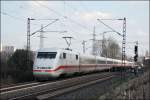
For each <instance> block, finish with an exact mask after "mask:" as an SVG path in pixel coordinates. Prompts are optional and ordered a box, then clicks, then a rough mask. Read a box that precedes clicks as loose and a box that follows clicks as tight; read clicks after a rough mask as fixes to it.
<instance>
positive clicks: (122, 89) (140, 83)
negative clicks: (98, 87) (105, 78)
mask: <svg viewBox="0 0 150 100" xmlns="http://www.w3.org/2000/svg"><path fill="white" fill-rule="evenodd" d="M99 99H100V100H110V99H111V100H150V71H149V70H148V71H147V72H145V73H144V74H143V75H141V76H139V77H137V78H134V79H132V80H130V81H128V82H126V83H123V84H122V85H120V86H119V87H117V88H115V89H114V90H113V91H110V92H109V93H106V94H105V95H103V96H101V97H100V98H99Z"/></svg>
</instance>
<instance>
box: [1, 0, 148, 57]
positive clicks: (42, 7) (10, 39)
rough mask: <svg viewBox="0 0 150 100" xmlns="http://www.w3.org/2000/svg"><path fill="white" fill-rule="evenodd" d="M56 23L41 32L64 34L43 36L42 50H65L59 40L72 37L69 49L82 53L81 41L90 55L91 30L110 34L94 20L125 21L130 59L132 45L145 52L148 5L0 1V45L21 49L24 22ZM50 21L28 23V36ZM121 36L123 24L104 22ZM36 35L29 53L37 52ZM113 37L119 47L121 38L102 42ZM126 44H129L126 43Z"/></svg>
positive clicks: (100, 37) (115, 2) (45, 34)
mask: <svg viewBox="0 0 150 100" xmlns="http://www.w3.org/2000/svg"><path fill="white" fill-rule="evenodd" d="M28 17H29V18H34V19H59V20H58V21H57V22H55V23H54V24H52V25H50V26H49V27H47V28H45V29H44V31H67V32H66V33H58V32H47V33H44V36H45V37H46V38H44V47H59V48H65V47H67V45H66V43H65V40H63V39H62V37H63V36H72V37H74V38H73V40H72V45H71V47H72V48H73V49H74V50H76V51H79V52H82V44H81V43H82V41H83V40H87V41H88V42H87V44H86V48H87V52H90V50H91V49H90V48H91V43H92V42H91V41H90V40H89V39H91V38H92V35H91V34H92V33H93V27H94V26H95V27H96V34H97V37H96V38H97V39H102V36H101V35H99V33H102V32H104V31H110V30H109V29H108V28H106V27H105V26H104V25H103V24H101V23H100V22H98V21H97V19H98V18H124V17H126V18H127V33H126V34H127V46H126V47H127V48H126V50H127V54H128V55H131V56H132V55H133V54H134V52H133V50H134V49H133V48H134V43H131V42H135V41H138V43H139V53H140V54H145V51H146V50H149V2H148V1H122V2H121V1H107V2H104V1H66V2H64V1H57V2H54V1H49V2H46V1H1V42H2V45H11V46H15V47H16V48H24V46H25V45H26V33H27V18H28ZM52 21H53V20H34V21H31V33H32V32H34V31H36V30H38V29H40V27H41V24H43V25H47V24H48V23H51V22H52ZM104 22H105V23H106V24H108V25H110V26H111V27H112V28H114V29H115V30H117V31H118V32H120V33H122V23H123V21H107V20H106V21H104ZM38 36H39V33H37V34H35V35H33V36H32V37H31V49H32V50H37V49H38V48H39V37H38ZM110 36H111V37H113V38H114V39H115V40H116V41H117V42H118V43H119V45H120V46H121V41H122V37H120V36H119V35H117V34H115V33H107V34H106V35H105V37H106V38H108V37H110ZM129 42H130V43H129Z"/></svg>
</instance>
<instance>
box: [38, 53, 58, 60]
mask: <svg viewBox="0 0 150 100" xmlns="http://www.w3.org/2000/svg"><path fill="white" fill-rule="evenodd" d="M56 54H57V53H56V52H38V55H37V58H49V59H54V58H55V57H56Z"/></svg>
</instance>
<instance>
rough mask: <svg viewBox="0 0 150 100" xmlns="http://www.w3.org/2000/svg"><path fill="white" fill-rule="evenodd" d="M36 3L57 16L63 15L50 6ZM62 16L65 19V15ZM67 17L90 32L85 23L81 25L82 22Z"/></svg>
mask: <svg viewBox="0 0 150 100" xmlns="http://www.w3.org/2000/svg"><path fill="white" fill-rule="evenodd" d="M36 3H37V4H39V5H40V6H42V7H44V8H46V9H48V10H49V11H51V12H53V13H55V14H56V15H58V16H63V14H61V13H60V12H58V11H55V10H54V9H52V8H50V7H47V6H46V5H43V4H41V3H39V2H36ZM63 18H65V19H66V17H65V16H63ZM67 19H68V20H69V21H71V22H73V23H75V24H76V25H78V26H80V27H82V28H84V29H85V30H87V31H88V32H91V30H89V28H87V27H86V26H85V25H82V24H80V23H78V22H76V21H74V20H73V19H71V18H69V17H67Z"/></svg>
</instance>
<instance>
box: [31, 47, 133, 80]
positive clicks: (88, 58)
mask: <svg viewBox="0 0 150 100" xmlns="http://www.w3.org/2000/svg"><path fill="white" fill-rule="evenodd" d="M121 63H122V61H121V60H117V59H111V58H105V57H99V56H93V55H87V54H80V53H77V52H73V51H70V50H65V49H56V48H43V49H39V50H38V51H37V53H36V58H35V61H34V65H33V75H34V76H35V78H37V79H45V78H50V77H59V76H61V75H62V74H72V73H75V72H91V71H97V70H98V71H99V70H104V69H110V68H112V67H117V66H118V67H119V66H121ZM133 66H134V63H133V62H128V61H126V67H133Z"/></svg>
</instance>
